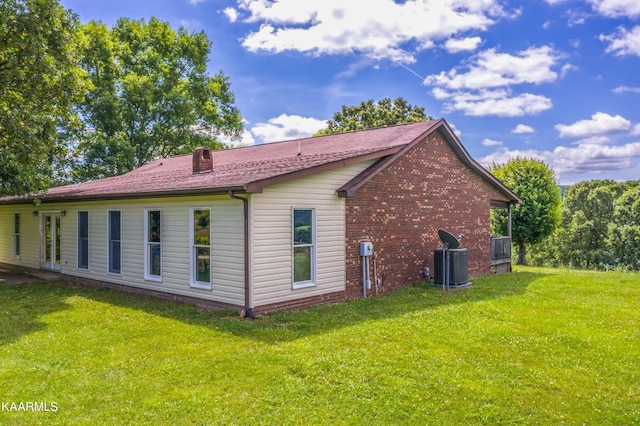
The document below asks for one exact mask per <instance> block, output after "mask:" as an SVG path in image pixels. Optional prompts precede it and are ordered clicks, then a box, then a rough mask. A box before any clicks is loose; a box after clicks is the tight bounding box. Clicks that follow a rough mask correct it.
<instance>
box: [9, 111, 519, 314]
mask: <svg viewBox="0 0 640 426" xmlns="http://www.w3.org/2000/svg"><path fill="white" fill-rule="evenodd" d="M38 199H39V203H34V197H5V198H2V199H0V265H3V266H5V267H7V266H9V267H14V268H25V269H46V270H52V271H59V272H60V273H61V274H62V275H63V276H64V277H65V279H67V280H77V281H80V282H84V283H89V284H97V285H107V286H111V287H116V288H120V289H126V290H129V291H134V292H138V293H143V294H152V295H156V296H159V297H164V298H170V299H178V300H183V301H189V302H194V303H196V304H198V305H202V306H226V307H230V308H234V309H238V310H245V312H248V313H249V314H252V313H266V312H270V311H274V310H278V309H289V308H295V307H302V306H307V305H311V304H315V303H322V302H330V301H331V302H334V301H343V300H346V299H352V298H358V297H362V296H363V295H364V291H363V268H362V263H363V259H362V258H361V256H360V242H362V241H369V242H371V243H372V244H373V253H374V254H375V257H376V271H375V272H376V277H377V278H378V280H379V282H378V284H379V285H376V283H375V282H374V284H373V287H372V290H370V291H369V293H370V294H372V293H374V290H373V289H374V288H375V289H377V290H379V291H381V292H382V291H389V290H393V289H397V288H399V287H401V286H404V285H407V284H411V283H416V282H420V281H423V280H424V277H423V271H424V269H425V268H426V267H428V268H430V269H431V270H432V271H433V262H434V259H433V251H434V249H436V248H438V247H440V245H441V242H440V240H439V239H438V235H437V230H438V229H446V230H449V231H451V232H453V233H455V234H456V235H457V234H458V233H463V234H465V236H466V238H465V240H464V246H465V247H467V248H468V249H469V255H468V263H469V274H470V275H477V274H484V273H488V272H489V271H490V269H491V268H492V263H495V262H492V259H491V252H490V247H491V244H490V239H491V236H490V231H489V212H490V209H491V208H510V206H511V205H512V204H514V203H518V202H521V199H520V198H519V197H518V196H517V195H516V194H514V193H513V192H512V191H511V190H509V189H508V188H506V187H505V186H504V185H503V184H502V183H501V182H500V181H498V180H497V179H496V178H495V177H494V176H493V175H491V174H490V173H489V172H488V171H487V170H486V169H484V168H483V167H482V166H480V165H479V164H478V163H477V162H476V161H474V160H473V159H472V158H471V157H470V156H469V154H468V153H467V151H466V150H465V148H464V147H463V146H462V144H461V143H460V141H459V139H458V138H457V137H456V135H455V134H454V133H453V132H452V130H451V128H450V127H449V125H448V124H447V123H446V122H445V121H444V120H432V121H427V122H422V123H413V124H405V125H397V126H389V127H383V128H377V129H371V130H364V131H357V132H350V133H342V134H336V135H330V136H322V137H314V138H307V139H301V140H292V141H285V142H278V143H270V144H264V145H256V146H250V147H241V148H235V149H229V150H224V151H211V150H209V149H208V148H206V147H203V148H199V149H197V150H196V151H195V152H194V153H193V154H192V155H183V156H178V157H173V158H162V159H158V160H156V161H154V162H152V163H150V164H147V165H145V166H142V167H140V168H138V169H136V170H133V171H131V172H129V173H127V174H124V175H122V176H117V177H112V178H106V179H101V180H96V181H92V182H86V183H81V184H74V185H67V186H63V187H57V188H52V189H50V190H49V191H48V192H47V193H46V195H44V196H42V197H39V198H38ZM509 257H510V255H509ZM506 262H507V268H506V269H508V265H509V263H508V262H510V259H506ZM372 272H373V271H372ZM372 281H373V279H372Z"/></svg>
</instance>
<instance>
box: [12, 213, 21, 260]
mask: <svg viewBox="0 0 640 426" xmlns="http://www.w3.org/2000/svg"><path fill="white" fill-rule="evenodd" d="M13 255H14V256H15V257H20V213H14V214H13Z"/></svg>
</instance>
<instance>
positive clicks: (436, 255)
mask: <svg viewBox="0 0 640 426" xmlns="http://www.w3.org/2000/svg"><path fill="white" fill-rule="evenodd" d="M447 255H448V257H449V265H448V268H449V284H450V285H460V284H466V283H467V282H468V281H469V249H466V248H463V249H448V250H447ZM442 263H443V259H442V249H441V248H439V249H436V250H434V251H433V275H434V277H433V281H434V283H435V284H442V283H443V281H444V277H443V276H442V275H443V272H444V270H443V269H444V268H443V267H442Z"/></svg>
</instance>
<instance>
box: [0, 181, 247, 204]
mask: <svg viewBox="0 0 640 426" xmlns="http://www.w3.org/2000/svg"><path fill="white" fill-rule="evenodd" d="M229 191H233V192H240V193H244V192H247V191H246V189H245V187H244V186H243V185H237V186H227V187H224V188H223V187H220V188H189V189H174V190H168V191H147V192H120V193H109V194H78V195H61V196H56V195H53V196H46V195H45V196H42V197H29V198H17V199H11V200H0V205H16V204H34V203H43V204H44V203H72V202H78V201H110V200H133V199H141V198H174V197H189V196H200V195H226V194H228V193H229Z"/></svg>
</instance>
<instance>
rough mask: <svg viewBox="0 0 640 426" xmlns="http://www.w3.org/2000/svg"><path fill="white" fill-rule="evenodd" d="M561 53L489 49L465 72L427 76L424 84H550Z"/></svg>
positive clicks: (472, 86) (462, 86)
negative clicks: (511, 51) (499, 51)
mask: <svg viewBox="0 0 640 426" xmlns="http://www.w3.org/2000/svg"><path fill="white" fill-rule="evenodd" d="M560 58H561V55H560V54H559V53H557V52H556V51H554V49H553V48H552V47H549V46H540V47H530V48H528V49H526V50H522V51H520V52H518V53H517V54H516V55H510V54H508V53H498V52H496V50H495V49H488V50H485V51H482V52H480V53H478V54H477V55H476V56H475V57H474V58H473V59H472V64H471V65H470V66H469V70H468V71H467V72H463V73H460V72H459V71H458V69H456V68H452V69H451V70H450V71H448V72H444V71H443V72H441V73H440V74H437V75H430V76H428V77H427V78H426V79H425V84H427V85H435V86H439V87H446V88H448V89H486V88H493V87H503V86H508V85H513V84H522V83H531V84H541V83H551V82H554V81H555V80H556V79H557V78H558V73H557V72H555V71H554V70H553V69H552V67H553V66H555V65H556V64H557V62H558V60H559V59H560Z"/></svg>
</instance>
